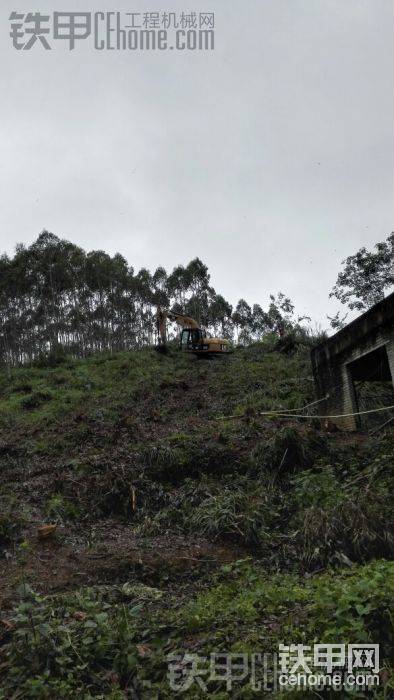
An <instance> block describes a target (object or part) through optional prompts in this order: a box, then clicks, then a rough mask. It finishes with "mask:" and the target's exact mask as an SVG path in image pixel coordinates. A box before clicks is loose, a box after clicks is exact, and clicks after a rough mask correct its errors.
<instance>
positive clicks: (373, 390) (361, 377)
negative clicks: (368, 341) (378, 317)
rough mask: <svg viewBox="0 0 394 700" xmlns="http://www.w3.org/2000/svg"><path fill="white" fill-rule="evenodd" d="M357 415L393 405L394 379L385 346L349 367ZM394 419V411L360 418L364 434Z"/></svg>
mask: <svg viewBox="0 0 394 700" xmlns="http://www.w3.org/2000/svg"><path fill="white" fill-rule="evenodd" d="M348 370H349V374H350V377H351V379H352V382H353V387H354V393H355V398H356V404H357V410H358V411H369V410H372V409H374V408H384V407H385V406H392V405H393V404H394V388H393V378H392V376H391V371H390V365H389V360H388V356H387V350H386V347H385V346H384V345H382V346H381V347H379V348H377V349H376V350H372V352H368V353H367V354H366V355H363V356H362V357H360V358H359V359H358V360H354V361H353V362H350V363H349V364H348ZM392 417H394V412H393V410H391V411H390V410H388V411H379V413H369V414H366V415H361V416H359V425H360V427H361V428H362V429H364V430H370V429H371V428H374V427H377V426H379V425H382V424H383V423H384V422H385V421H387V420H389V419H390V418H392Z"/></svg>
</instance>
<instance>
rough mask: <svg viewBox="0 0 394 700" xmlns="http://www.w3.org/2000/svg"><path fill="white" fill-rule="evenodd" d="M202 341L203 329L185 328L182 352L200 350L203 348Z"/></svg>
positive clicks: (182, 337)
mask: <svg viewBox="0 0 394 700" xmlns="http://www.w3.org/2000/svg"><path fill="white" fill-rule="evenodd" d="M202 340H203V333H202V330H201V328H183V330H182V333H181V341H180V345H181V350H185V351H190V350H198V349H200V348H201V345H202Z"/></svg>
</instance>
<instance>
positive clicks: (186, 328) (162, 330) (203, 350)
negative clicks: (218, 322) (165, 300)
mask: <svg viewBox="0 0 394 700" xmlns="http://www.w3.org/2000/svg"><path fill="white" fill-rule="evenodd" d="M167 320H169V321H175V323H177V324H178V325H179V326H181V328H182V333H181V343H180V345H181V349H182V350H185V351H187V352H192V353H194V354H195V355H198V356H203V355H206V356H210V355H221V354H223V353H226V352H228V351H229V350H230V347H229V343H228V341H227V340H224V339H222V338H206V337H205V336H204V333H203V332H202V330H201V328H200V326H199V324H198V323H197V321H196V320H195V319H194V318H192V317H191V316H187V315H186V314H179V313H177V312H175V311H169V310H168V309H162V308H160V307H158V309H157V313H156V328H157V335H158V339H159V344H158V350H161V351H164V352H165V349H166V346H167Z"/></svg>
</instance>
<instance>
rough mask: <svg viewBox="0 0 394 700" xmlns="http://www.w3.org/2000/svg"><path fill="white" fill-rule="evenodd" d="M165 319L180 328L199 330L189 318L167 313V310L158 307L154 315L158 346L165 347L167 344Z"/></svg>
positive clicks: (195, 322) (170, 312)
mask: <svg viewBox="0 0 394 700" xmlns="http://www.w3.org/2000/svg"><path fill="white" fill-rule="evenodd" d="M167 319H168V320H169V321H175V323H177V324H178V325H179V326H181V327H182V328H199V325H198V323H197V321H196V320H195V319H194V318H192V317H191V316H186V315H185V314H178V313H176V312H174V311H169V310H168V309H162V308H160V307H159V308H158V309H157V313H156V328H157V334H158V338H159V345H166V343H167Z"/></svg>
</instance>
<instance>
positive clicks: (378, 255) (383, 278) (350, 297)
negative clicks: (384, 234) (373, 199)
mask: <svg viewBox="0 0 394 700" xmlns="http://www.w3.org/2000/svg"><path fill="white" fill-rule="evenodd" d="M342 265H344V268H343V270H342V271H341V272H340V273H339V275H338V279H337V281H336V284H335V286H334V287H333V290H332V292H331V293H330V297H335V298H336V299H339V301H340V302H341V303H342V304H347V305H348V306H349V308H350V309H357V310H360V311H363V310H365V309H368V308H369V307H370V306H373V304H376V303H377V302H378V301H380V300H381V299H383V298H384V292H385V290H386V289H389V290H390V289H391V288H392V287H393V285H394V274H393V270H394V233H391V234H390V236H389V237H388V238H387V240H386V241H383V242H381V243H377V244H376V245H375V250H373V251H367V249H366V248H360V250H359V251H358V252H357V253H355V254H354V255H350V256H349V257H348V258H346V260H343V261H342ZM337 320H338V315H337V316H336V317H334V323H335V322H336V321H337Z"/></svg>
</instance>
